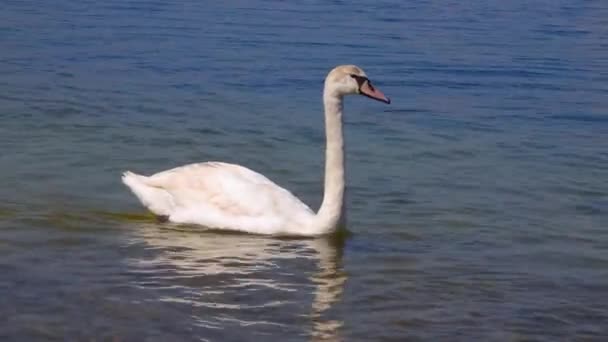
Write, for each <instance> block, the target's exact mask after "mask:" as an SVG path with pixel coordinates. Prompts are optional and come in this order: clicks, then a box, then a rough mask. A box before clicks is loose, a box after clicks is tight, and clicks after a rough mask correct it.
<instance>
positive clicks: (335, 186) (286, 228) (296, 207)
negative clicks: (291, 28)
mask: <svg viewBox="0 0 608 342" xmlns="http://www.w3.org/2000/svg"><path fill="white" fill-rule="evenodd" d="M350 94H361V95H365V96H367V97H370V98H372V99H376V100H379V101H382V102H386V103H390V100H389V99H388V98H387V97H386V96H384V94H382V92H380V91H379V90H377V89H375V88H374V87H373V86H372V84H371V82H370V81H369V79H368V78H367V76H366V75H365V72H363V70H361V69H360V68H359V67H357V66H354V65H342V66H338V67H336V68H334V69H333V70H332V71H330V72H329V74H328V75H327V77H326V78H325V87H324V90H323V105H324V107H325V130H326V144H327V146H326V152H325V189H324V195H323V202H322V204H321V208H320V209H319V211H318V213H317V214H315V213H314V212H313V211H312V210H311V209H310V208H309V207H308V206H307V205H306V204H304V203H302V201H300V200H299V199H298V198H297V197H295V196H294V195H293V194H291V193H290V192H289V191H287V190H285V189H283V188H281V187H280V186H278V185H276V184H275V183H273V182H272V181H270V180H269V179H268V178H266V177H264V176H262V175H261V174H259V173H257V172H255V171H252V170H250V169H247V168H245V167H243V166H239V165H234V164H227V163H220V162H206V163H198V164H190V165H185V166H181V167H177V168H174V169H171V170H167V171H163V172H160V173H157V174H154V175H152V176H149V177H146V176H141V175H137V174H135V173H132V172H129V171H127V172H125V173H124V174H123V177H122V181H123V183H125V184H126V185H127V186H128V187H129V188H130V189H131V191H133V193H134V194H135V195H136V196H137V197H138V198H139V200H140V201H141V203H142V204H143V205H144V206H145V207H146V208H148V210H150V211H151V212H152V213H154V214H156V215H158V216H160V217H163V218H165V219H167V220H169V221H171V222H175V223H189V224H198V225H202V226H205V227H207V228H213V229H225V230H234V231H242V232H248V233H255V234H273V235H299V236H316V235H323V234H328V233H332V232H334V231H335V230H336V228H337V227H338V224H339V222H340V220H341V218H342V215H343V210H342V209H343V202H344V182H345V180H344V139H343V135H342V108H343V105H342V100H343V97H344V96H345V95H350Z"/></svg>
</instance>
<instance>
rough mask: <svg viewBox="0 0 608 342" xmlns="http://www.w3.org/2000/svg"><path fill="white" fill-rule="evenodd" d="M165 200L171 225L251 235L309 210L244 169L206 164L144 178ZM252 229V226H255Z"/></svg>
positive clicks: (308, 214) (305, 215)
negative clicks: (167, 197) (193, 225)
mask: <svg viewBox="0 0 608 342" xmlns="http://www.w3.org/2000/svg"><path fill="white" fill-rule="evenodd" d="M145 183H146V184H147V185H148V186H151V187H154V188H157V189H162V190H164V191H166V192H167V193H168V194H169V195H170V196H171V203H172V205H173V209H172V210H171V214H170V215H169V216H170V219H171V220H172V221H174V222H184V223H198V224H203V225H206V226H209V227H214V228H232V229H237V230H245V231H252V230H254V228H252V227H258V226H260V227H264V228H259V229H266V230H270V229H271V227H274V228H272V229H281V228H280V227H281V226H285V225H288V224H290V222H288V221H305V220H307V219H309V218H310V217H311V216H312V215H313V212H312V211H311V210H310V208H309V207H308V206H306V205H305V204H304V203H302V202H301V201H300V200H299V199H298V198H297V197H295V196H294V195H293V194H291V193H290V192H289V191H287V190H285V189H283V188H281V187H280V186H278V185H276V184H275V183H274V182H272V181H271V180H269V179H268V178H266V177H264V176H263V175H261V174H259V173H257V172H254V171H252V170H250V169H247V168H245V167H242V166H239V165H234V164H227V163H219V162H208V163H198V164H190V165H186V166H182V167H178V168H175V169H171V170H168V171H163V172H160V173H157V174H155V175H152V176H150V177H147V178H145ZM256 229H257V228H256Z"/></svg>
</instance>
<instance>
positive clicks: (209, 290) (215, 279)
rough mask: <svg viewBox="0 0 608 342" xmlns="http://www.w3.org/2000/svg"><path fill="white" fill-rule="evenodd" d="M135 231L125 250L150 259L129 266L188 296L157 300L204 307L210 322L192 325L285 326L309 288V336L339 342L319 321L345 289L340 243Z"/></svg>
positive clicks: (151, 228) (334, 327)
mask: <svg viewBox="0 0 608 342" xmlns="http://www.w3.org/2000/svg"><path fill="white" fill-rule="evenodd" d="M133 228H134V227H130V229H129V230H130V231H131V232H133V234H134V236H133V237H132V239H131V240H130V243H132V244H142V246H143V247H144V248H145V250H146V251H149V252H151V253H148V252H146V253H145V255H146V256H145V257H142V258H137V259H131V260H129V263H130V265H131V266H132V267H133V268H134V269H135V271H136V272H142V273H145V274H147V275H150V276H149V277H147V279H148V281H149V279H150V278H153V279H154V282H153V283H154V284H162V286H164V287H173V288H182V289H183V288H188V290H187V295H184V293H183V292H179V293H176V292H173V293H171V294H169V295H167V294H165V295H164V297H162V298H161V300H162V301H167V302H177V303H185V304H187V305H189V306H192V307H199V306H200V307H204V309H205V310H207V311H205V312H206V315H207V317H197V318H196V319H197V320H199V321H198V322H197V324H199V325H204V326H206V327H215V328H220V327H221V326H223V325H225V324H226V323H228V324H234V323H237V324H238V325H239V326H240V327H246V326H250V325H255V324H259V325H265V326H274V325H277V324H278V325H283V324H285V323H283V322H284V321H281V319H283V318H284V317H282V316H289V315H294V314H295V312H297V311H298V310H301V307H302V306H301V302H302V301H305V300H307V299H305V298H306V295H307V294H310V288H311V285H312V286H313V291H312V292H313V296H314V297H313V303H312V311H311V313H306V312H302V314H304V315H305V316H309V318H310V319H311V320H312V324H313V331H312V334H311V335H312V337H313V339H315V340H321V339H322V340H336V339H339V338H338V333H339V330H340V327H341V322H340V321H337V320H328V319H326V318H324V314H325V313H326V311H327V310H328V309H330V308H331V307H332V305H333V304H334V303H336V302H337V301H338V300H339V299H340V297H341V294H342V291H343V285H344V282H345V281H346V275H345V274H344V272H343V271H342V267H341V255H342V248H343V242H344V238H343V237H324V238H318V239H310V240H295V239H272V238H267V237H263V236H251V235H241V234H217V233H213V232H208V233H202V234H201V233H200V231H197V230H176V229H167V228H166V227H165V228H162V229H159V228H158V226H156V225H153V224H146V223H141V224H140V225H138V226H137V228H135V229H133ZM186 229H187V228H186ZM311 261H312V263H311ZM311 283H312V284H311ZM143 286H147V285H146V284H143ZM209 310H218V311H217V314H216V313H212V315H213V316H214V317H215V318H217V317H220V318H219V319H218V320H214V319H215V318H214V317H211V319H210V317H208V316H209V313H208V311H209ZM249 311H253V314H250V312H249ZM260 312H261V313H260ZM227 313H228V314H227ZM264 313H267V315H266V316H265V315H264ZM195 316H196V315H193V317H195ZM286 324H288V325H293V322H289V321H288V323H286Z"/></svg>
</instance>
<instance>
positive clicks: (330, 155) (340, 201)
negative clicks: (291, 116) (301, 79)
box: [315, 87, 345, 233]
mask: <svg viewBox="0 0 608 342" xmlns="http://www.w3.org/2000/svg"><path fill="white" fill-rule="evenodd" d="M323 105H324V107H325V134H326V150H325V188H324V194H323V203H322V204H321V208H319V212H318V213H317V216H316V222H315V223H316V224H315V226H316V227H315V229H318V230H319V232H321V233H329V232H332V231H334V230H335V229H336V228H337V227H338V225H339V223H340V220H341V218H342V214H343V205H344V183H345V179H344V178H345V177H344V136H343V134H342V107H343V106H342V96H341V95H338V94H335V93H332V92H331V91H328V89H327V87H326V89H325V91H324V93H323Z"/></svg>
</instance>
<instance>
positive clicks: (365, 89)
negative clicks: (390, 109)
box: [359, 81, 391, 103]
mask: <svg viewBox="0 0 608 342" xmlns="http://www.w3.org/2000/svg"><path fill="white" fill-rule="evenodd" d="M359 91H360V92H361V94H363V95H365V96H367V97H369V98H372V99H374V100H378V101H382V102H384V103H391V99H389V98H388V97H386V95H384V94H383V93H382V92H381V91H380V90H378V89H376V88H374V87H373V86H372V84H371V83H370V82H369V81H365V82H363V84H361V86H360V87H359Z"/></svg>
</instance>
